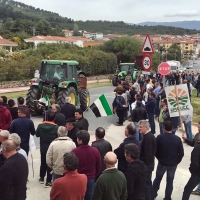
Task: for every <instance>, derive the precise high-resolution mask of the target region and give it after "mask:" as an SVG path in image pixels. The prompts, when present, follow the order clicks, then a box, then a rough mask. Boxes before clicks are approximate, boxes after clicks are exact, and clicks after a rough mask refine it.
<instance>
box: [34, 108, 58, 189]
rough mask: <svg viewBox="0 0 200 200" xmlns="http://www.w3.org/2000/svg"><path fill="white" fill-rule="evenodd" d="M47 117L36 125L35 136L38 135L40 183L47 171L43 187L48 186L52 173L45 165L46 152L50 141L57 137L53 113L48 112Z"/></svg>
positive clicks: (42, 181)
mask: <svg viewBox="0 0 200 200" xmlns="http://www.w3.org/2000/svg"><path fill="white" fill-rule="evenodd" d="M47 119H48V121H44V122H42V123H41V124H39V125H38V127H37V130H36V137H40V156H41V164H40V179H39V182H40V183H41V184H43V183H44V177H45V174H46V173H47V179H46V184H45V187H50V186H51V180H52V174H51V173H50V172H51V170H52V169H51V168H49V167H48V166H47V163H46V154H47V150H48V148H49V145H50V144H51V142H52V141H53V140H55V139H56V138H57V137H58V126H57V125H56V124H55V123H54V122H53V121H54V119H55V113H53V112H49V113H48V117H47Z"/></svg>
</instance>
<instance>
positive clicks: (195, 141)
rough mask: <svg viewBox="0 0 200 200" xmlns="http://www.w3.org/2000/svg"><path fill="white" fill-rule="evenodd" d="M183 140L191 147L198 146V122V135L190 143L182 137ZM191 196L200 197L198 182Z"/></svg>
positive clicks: (199, 135)
mask: <svg viewBox="0 0 200 200" xmlns="http://www.w3.org/2000/svg"><path fill="white" fill-rule="evenodd" d="M182 138H183V140H184V142H185V143H186V144H188V145H189V146H191V147H194V146H196V145H197V144H199V138H200V122H199V123H198V133H196V135H195V136H194V139H193V140H192V141H191V140H189V139H187V138H186V136H185V135H184V136H183V137H182ZM191 194H195V195H200V182H199V183H198V185H197V188H196V190H194V191H192V193H191Z"/></svg>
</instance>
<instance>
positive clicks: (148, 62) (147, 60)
mask: <svg viewBox="0 0 200 200" xmlns="http://www.w3.org/2000/svg"><path fill="white" fill-rule="evenodd" d="M151 67H152V58H151V56H150V55H148V54H146V55H144V57H143V59H142V68H143V69H144V71H150V69H151Z"/></svg>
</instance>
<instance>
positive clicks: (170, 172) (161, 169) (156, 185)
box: [153, 163, 177, 200]
mask: <svg viewBox="0 0 200 200" xmlns="http://www.w3.org/2000/svg"><path fill="white" fill-rule="evenodd" d="M176 168H177V166H173V167H168V166H162V165H161V164H159V163H158V166H157V170H156V178H155V179H154V181H153V196H154V198H156V197H157V196H158V190H159V189H160V182H161V180H162V177H163V175H164V173H165V172H166V171H167V185H166V189H165V198H164V200H171V195H172V191H173V180H174V175H175V172H176Z"/></svg>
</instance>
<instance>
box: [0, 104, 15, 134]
mask: <svg viewBox="0 0 200 200" xmlns="http://www.w3.org/2000/svg"><path fill="white" fill-rule="evenodd" d="M11 122H12V116H11V114H10V111H9V110H8V109H7V108H6V107H5V106H0V129H3V130H8V129H9V128H10V125H11Z"/></svg>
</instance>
